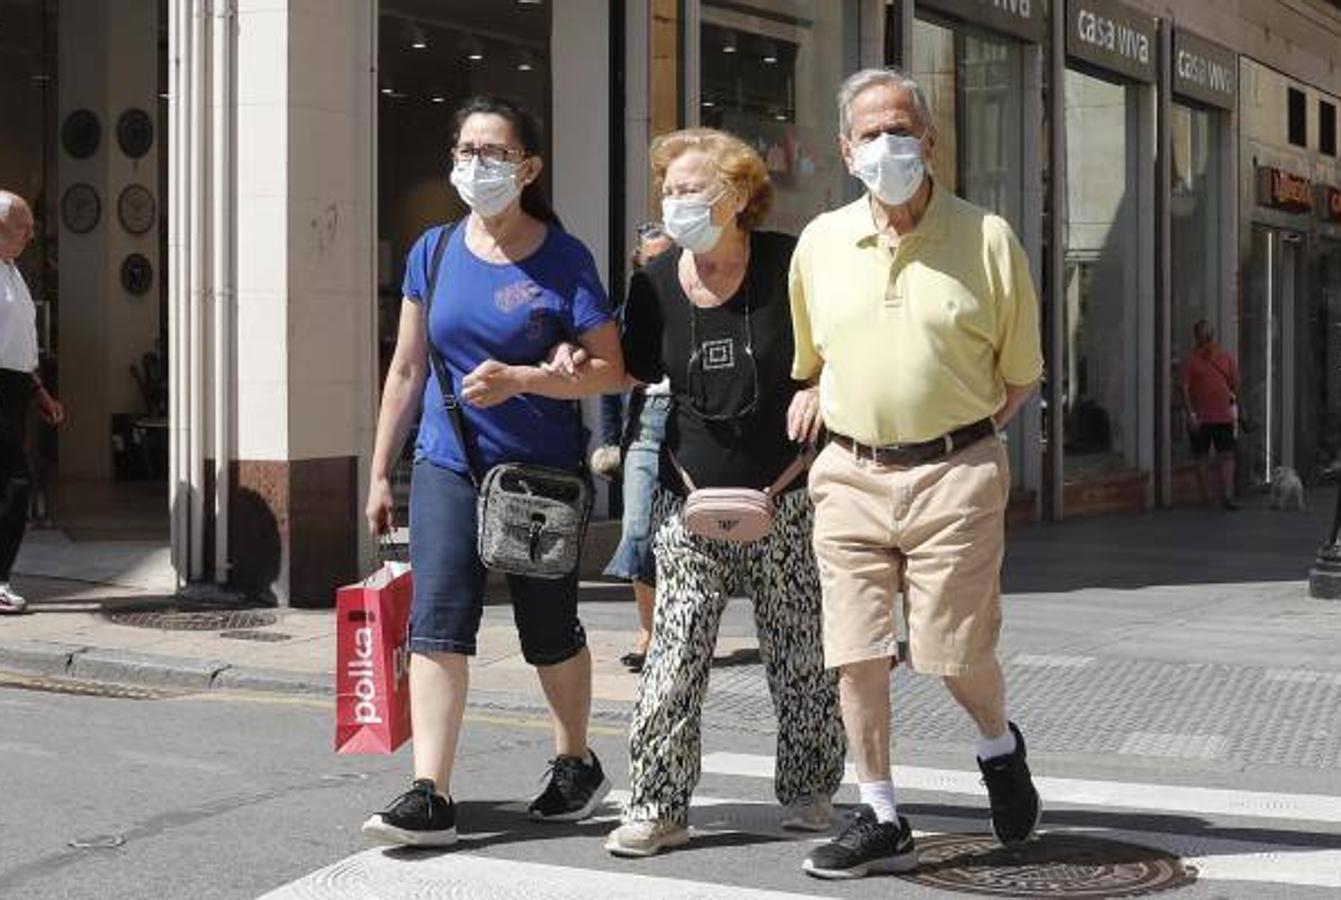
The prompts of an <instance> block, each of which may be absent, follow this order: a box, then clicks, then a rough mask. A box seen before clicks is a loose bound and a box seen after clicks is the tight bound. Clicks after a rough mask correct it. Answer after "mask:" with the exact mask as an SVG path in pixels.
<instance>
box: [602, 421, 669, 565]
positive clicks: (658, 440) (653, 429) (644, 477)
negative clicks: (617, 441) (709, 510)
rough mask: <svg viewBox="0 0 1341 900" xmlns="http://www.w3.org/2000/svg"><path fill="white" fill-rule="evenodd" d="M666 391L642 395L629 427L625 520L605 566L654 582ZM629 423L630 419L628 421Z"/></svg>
mask: <svg viewBox="0 0 1341 900" xmlns="http://www.w3.org/2000/svg"><path fill="white" fill-rule="evenodd" d="M670 405H671V398H670V395H669V394H651V395H644V397H643V407H642V411H641V412H640V413H639V414H638V422H637V426H636V427H635V428H633V429H631V434H630V436H629V443H628V448H627V449H626V450H625V451H624V522H623V530H622V532H621V534H620V538H619V546H618V547H617V548H616V549H615V554H614V556H612V557H611V558H610V562H609V564H608V565H607V566H606V567H605V574H606V575H609V576H610V577H611V578H623V579H626V580H628V581H641V582H642V583H643V584H654V583H655V582H656V575H657V564H656V557H655V556H654V555H653V554H652V534H651V531H652V493H653V491H655V490H656V486H657V479H658V475H659V472H660V462H661V444H662V442H663V441H665V439H666V417H667V415H668V414H669V413H670ZM630 424H632V423H630Z"/></svg>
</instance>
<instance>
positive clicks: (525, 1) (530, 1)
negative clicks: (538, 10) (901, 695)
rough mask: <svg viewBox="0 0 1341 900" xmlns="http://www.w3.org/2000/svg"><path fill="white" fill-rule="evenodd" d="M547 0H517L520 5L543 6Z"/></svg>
mask: <svg viewBox="0 0 1341 900" xmlns="http://www.w3.org/2000/svg"><path fill="white" fill-rule="evenodd" d="M544 3H545V0H517V5H518V6H542V5H544Z"/></svg>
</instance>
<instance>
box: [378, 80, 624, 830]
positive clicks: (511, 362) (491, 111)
mask: <svg viewBox="0 0 1341 900" xmlns="http://www.w3.org/2000/svg"><path fill="white" fill-rule="evenodd" d="M455 124H456V129H455V137H454V139H453V146H452V151H451V154H452V156H451V158H452V171H451V182H452V185H453V186H454V187H455V188H456V190H457V193H458V194H460V196H461V199H462V200H463V201H465V203H466V205H467V206H469V207H470V209H471V213H470V215H469V216H468V217H466V218H465V219H463V220H462V221H461V222H460V223H459V224H458V225H457V226H455V227H452V226H439V227H435V228H431V229H429V230H428V231H427V232H426V233H425V234H424V235H423V236H422V237H421V238H420V239H419V241H418V242H417V243H416V244H415V246H414V248H413V249H412V250H411V251H410V255H409V260H408V262H407V266H406V273H405V284H404V291H403V293H404V295H405V299H404V302H403V304H402V306H401V316H400V328H399V333H398V335H397V339H396V351H395V356H394V357H393V359H392V363H391V369H390V372H389V373H388V375H387V380H386V386H385V388H384V389H383V393H382V409H381V414H380V416H379V418H378V423H377V442H376V447H375V449H374V452H373V460H372V479H371V485H370V488H369V494H368V504H367V509H366V516H367V519H368V524H369V526H370V528H371V529H372V531H373V533H374V534H379V535H380V534H383V533H385V532H387V531H388V530H389V529H390V528H391V527H392V521H391V510H392V499H391V485H390V475H391V470H392V467H393V465H394V461H395V459H396V458H397V457H398V456H399V454H400V448H401V446H402V445H403V444H404V441H405V436H406V434H407V433H408V431H409V429H410V426H411V425H412V423H413V422H414V419H415V416H416V415H417V414H419V412H420V410H421V409H422V419H421V420H420V426H419V439H418V444H417V446H416V452H415V466H414V477H413V482H412V486H411V491H410V557H411V561H412V563H413V567H414V603H413V607H412V611H411V615H410V653H411V657H410V697H411V704H410V705H411V720H412V723H413V730H414V744H413V746H414V782H413V784H412V786H411V788H410V790H408V791H406V792H405V793H404V794H402V795H400V796H399V797H397V798H396V799H395V800H394V801H392V803H391V805H390V806H388V807H387V809H385V810H384V811H382V812H380V813H377V814H375V815H374V816H372V818H370V819H369V820H368V821H367V822H366V823H364V826H363V830H364V832H365V833H367V834H369V835H370V836H371V837H372V838H374V839H375V840H378V841H381V842H384V843H392V844H406V845H416V846H444V845H447V844H451V843H453V842H455V840H456V813H455V807H454V805H453V804H452V801H451V799H450V793H449V790H448V788H449V784H450V781H451V772H452V761H453V757H454V756H455V753H456V744H457V738H458V736H459V734H460V730H461V719H462V714H463V712H464V709H465V701H466V688H467V685H468V682H469V669H468V667H467V657H468V656H471V655H473V654H474V653H475V635H476V632H477V631H478V629H479V623H480V616H481V614H482V611H483V604H484V582H485V570H484V566H483V564H482V563H481V562H480V560H479V556H478V554H477V553H476V550H475V501H476V490H475V487H474V485H473V483H472V482H471V479H470V475H469V472H470V467H469V465H468V464H467V459H468V457H467V455H466V454H465V453H463V448H462V447H461V446H460V442H459V441H458V439H457V436H456V433H455V431H454V430H453V428H452V423H451V420H450V418H449V417H448V415H447V413H446V411H445V409H444V408H443V403H442V386H441V385H439V384H438V383H437V379H436V378H431V377H429V372H430V366H429V359H428V354H427V348H426V344H425V335H426V331H427V336H428V337H429V338H431V340H432V341H433V346H434V347H435V348H436V349H437V350H438V352H440V353H441V354H442V356H443V358H444V360H445V362H446V367H447V372H448V376H449V378H450V379H451V380H452V381H453V382H456V384H455V385H454V388H455V392H456V394H457V395H458V396H459V397H460V399H461V400H462V410H463V412H464V414H465V419H466V422H467V429H466V440H467V441H468V442H470V444H471V445H472V446H471V448H470V450H471V453H472V454H473V458H474V459H475V460H476V461H477V463H478V465H479V466H480V468H481V470H482V471H483V470H485V469H488V468H489V467H491V466H493V465H496V464H498V463H501V462H526V463H537V464H541V465H547V466H554V467H559V468H567V469H574V470H575V469H577V468H578V467H579V466H580V464H581V460H582V456H583V449H584V448H583V444H584V442H585V433H584V431H583V429H582V423H581V418H580V412H579V409H578V406H577V404H576V403H573V402H572V401H573V400H575V399H577V398H580V397H583V396H587V395H590V394H601V393H607V392H610V391H614V390H619V389H620V388H621V387H622V386H623V379H624V364H623V359H622V357H621V355H620V347H619V333H618V330H617V328H616V325H615V323H614V320H613V317H612V314H611V310H610V303H609V300H608V298H607V297H606V294H605V291H604V290H603V289H602V287H601V283H600V279H599V277H598V276H597V273H596V266H595V263H594V261H593V260H592V257H591V253H590V252H588V250H587V248H586V247H584V246H583V245H582V243H581V242H580V241H579V240H577V238H575V237H573V236H571V235H569V234H568V233H567V232H565V231H564V230H563V229H562V228H561V227H560V226H559V223H558V218H557V217H556V216H555V214H554V212H553V210H551V209H550V207H549V204H548V203H547V202H546V200H545V197H544V194H543V193H542V191H541V189H540V185H539V182H538V179H539V177H540V171H541V167H542V166H543V161H542V159H541V157H540V149H541V146H540V136H539V128H538V127H537V126H536V124H535V120H534V119H533V118H532V116H531V115H530V114H529V113H527V112H526V111H525V110H523V109H521V108H519V107H517V106H515V105H513V104H511V103H509V102H507V101H503V100H499V99H496V98H490V97H477V98H475V99H473V100H471V101H469V102H468V103H467V104H466V105H465V106H464V107H462V108H461V109H460V110H459V111H458V112H457V114H456V120H455ZM444 240H445V241H447V244H446V246H445V248H444V252H443V254H442V259H441V268H440V270H439V271H438V273H437V276H436V278H433V277H432V273H431V272H430V268H431V266H432V260H433V258H434V255H435V251H436V250H437V247H438V243H439V242H440V241H444ZM430 282H432V283H433V284H434V285H435V287H434V292H433V297H432V303H431V310H432V317H431V318H432V321H430V322H428V323H427V329H426V325H425V315H424V306H425V304H424V300H425V295H426V293H427V291H428V285H429V284H430ZM565 340H571V341H576V342H577V343H578V344H579V345H581V346H582V347H583V348H584V349H585V350H586V351H587V353H588V354H590V356H591V358H592V361H593V362H592V365H589V366H584V367H583V368H582V369H581V371H571V370H569V371H567V372H560V371H558V370H556V369H555V368H553V367H550V366H546V365H545V364H544V360H545V357H546V354H547V352H548V351H549V349H550V348H552V347H554V346H555V345H557V344H559V343H560V342H562V341H565ZM508 586H509V589H510V592H511V595H512V603H513V608H514V613H515V618H516V622H517V629H518V632H519V635H520V638H521V645H522V653H523V656H524V657H525V658H526V660H527V662H529V663H531V664H532V665H534V666H535V667H536V669H537V672H538V673H539V676H540V680H541V682H542V684H543V686H544V691H545V695H546V696H547V697H548V698H550V705H551V712H552V713H553V720H554V723H555V735H554V743H555V759H554V760H553V761H552V762H551V778H550V781H549V784H548V785H547V786H546V788H545V790H544V791H543V792H542V793H541V794H540V796H539V797H537V798H536V799H535V800H534V801H533V802H532V803H531V806H530V813H531V816H532V817H533V818H537V819H544V820H558V821H576V820H577V819H581V818H584V817H586V816H587V815H590V814H591V812H592V810H593V809H594V808H595V807H596V805H597V804H599V802H600V801H601V799H602V798H603V797H604V796H605V794H606V792H608V791H609V789H610V783H609V781H608V780H606V778H605V775H604V773H603V771H602V770H601V765H600V762H599V761H598V760H597V759H596V757H595V756H594V755H593V754H592V753H591V751H590V749H589V748H588V747H587V719H588V714H589V711H590V707H591V655H590V653H589V652H588V650H587V647H586V634H585V632H584V631H583V629H582V624H581V622H580V621H578V617H577V574H576V572H574V573H573V574H572V575H571V576H569V577H568V578H565V579H560V580H549V579H535V578H526V577H521V576H508Z"/></svg>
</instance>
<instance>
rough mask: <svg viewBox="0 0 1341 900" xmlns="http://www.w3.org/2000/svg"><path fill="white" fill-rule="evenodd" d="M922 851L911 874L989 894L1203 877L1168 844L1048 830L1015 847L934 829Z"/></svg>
mask: <svg viewBox="0 0 1341 900" xmlns="http://www.w3.org/2000/svg"><path fill="white" fill-rule="evenodd" d="M917 855H918V860H919V866H918V869H917V871H916V872H915V873H913V874H911V875H906V876H903V877H904V878H906V879H907V880H909V881H913V882H916V883H918V884H922V885H927V886H929V887H936V888H942V889H944V890H948V891H958V892H960V893H965V894H980V895H985V896H990V897H1096V898H1099V897H1102V898H1108V897H1139V896H1144V895H1146V894H1154V893H1158V892H1160V891H1169V890H1173V889H1175V888H1181V887H1185V886H1186V885H1189V884H1191V883H1192V882H1194V881H1196V880H1197V870H1196V869H1195V868H1194V867H1192V866H1187V865H1184V864H1183V861H1182V860H1180V859H1179V858H1178V857H1176V856H1174V855H1173V854H1171V853H1168V852H1166V851H1164V850H1160V849H1157V848H1153V847H1142V846H1139V845H1137V844H1128V843H1123V842H1121V841H1114V840H1109V839H1106V838H1102V837H1093V836H1090V835H1083V834H1071V833H1052V834H1044V835H1043V836H1042V837H1040V838H1039V839H1038V840H1036V841H1032V842H1030V843H1029V844H1027V845H1025V846H1024V847H1021V848H1018V849H1013V850H1008V849H1004V848H1002V847H1001V846H1000V845H998V844H997V843H996V841H995V840H994V839H993V838H991V837H990V836H988V835H963V834H946V835H933V836H930V837H926V838H918V841H917Z"/></svg>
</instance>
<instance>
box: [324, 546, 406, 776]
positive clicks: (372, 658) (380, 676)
mask: <svg viewBox="0 0 1341 900" xmlns="http://www.w3.org/2000/svg"><path fill="white" fill-rule="evenodd" d="M413 596H414V579H413V577H412V576H411V574H410V567H409V566H408V565H405V564H404V563H387V564H385V565H383V566H382V568H380V569H378V570H377V571H376V572H375V573H373V574H372V575H371V576H369V577H368V578H367V579H366V580H365V581H363V582H360V583H359V584H351V585H348V586H346V587H342V588H340V589H339V591H337V592H336V602H335V614H336V628H335V643H336V651H335V666H336V668H335V750H336V752H337V753H383V754H389V753H395V752H396V748H397V747H399V746H400V745H401V744H403V743H405V739H406V738H408V737H409V736H410V648H409V643H408V637H409V635H408V629H407V628H406V625H407V623H408V622H409V619H410V600H411V598H412V597H413Z"/></svg>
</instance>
